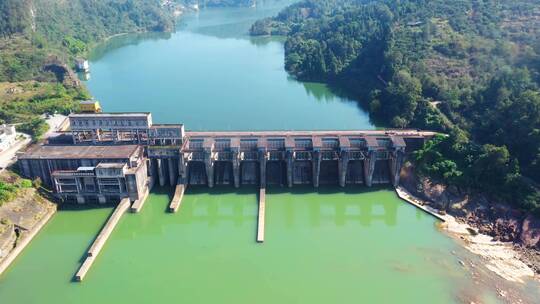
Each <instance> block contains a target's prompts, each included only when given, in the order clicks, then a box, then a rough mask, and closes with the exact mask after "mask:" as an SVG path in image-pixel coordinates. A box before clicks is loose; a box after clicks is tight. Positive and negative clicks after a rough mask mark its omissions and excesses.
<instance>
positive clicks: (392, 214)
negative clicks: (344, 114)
mask: <svg viewBox="0 0 540 304" xmlns="http://www.w3.org/2000/svg"><path fill="white" fill-rule="evenodd" d="M366 191H367V190H357V189H346V190H345V193H343V190H342V189H336V188H332V187H328V188H321V189H320V190H319V191H315V190H313V189H312V188H303V187H300V188H293V189H288V188H269V189H268V192H267V202H268V206H267V209H268V210H271V209H272V204H273V203H274V202H276V203H281V202H282V200H283V199H285V201H283V203H284V204H286V205H285V206H283V208H279V209H276V210H280V211H281V212H282V213H281V215H280V217H282V218H283V219H284V221H285V224H286V226H287V227H294V226H297V225H299V226H303V225H305V222H306V220H307V221H308V223H309V225H310V226H311V227H320V226H321V225H324V224H327V223H333V224H334V225H335V226H337V227H341V226H347V225H348V224H354V223H358V224H360V225H361V226H363V227H368V226H371V225H373V224H375V223H380V224H384V225H385V226H387V227H394V226H396V225H397V214H398V208H399V206H400V204H399V203H396V202H395V201H391V202H388V201H385V200H381V199H376V200H370V199H369V198H366V197H363V196H362V194H363V193H366ZM256 193H257V189H255V188H245V189H234V188H229V187H217V188H213V189H209V188H206V187H191V188H189V190H188V191H187V192H186V196H185V197H184V203H183V205H182V211H181V212H182V224H190V223H193V222H201V223H207V224H208V226H217V225H218V224H220V223H232V224H234V226H236V227H240V226H243V225H245V224H247V225H250V226H251V225H253V223H254V221H255V220H256V217H257V197H256ZM231 196H232V197H234V198H235V199H233V200H231ZM351 196H352V197H351ZM355 196H356V197H358V199H354V197H355ZM351 198H352V199H351ZM295 200H301V201H302V200H309V203H308V204H302V203H298V202H295ZM186 201H190V203H186ZM306 206H307V208H308V210H305V208H306ZM269 225H271V223H269Z"/></svg>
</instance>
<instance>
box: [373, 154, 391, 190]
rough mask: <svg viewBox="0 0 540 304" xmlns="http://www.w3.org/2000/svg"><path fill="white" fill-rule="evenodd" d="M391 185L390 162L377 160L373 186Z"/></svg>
mask: <svg viewBox="0 0 540 304" xmlns="http://www.w3.org/2000/svg"><path fill="white" fill-rule="evenodd" d="M388 183H390V162H389V161H388V160H377V162H376V163H375V170H374V171H373V184H388Z"/></svg>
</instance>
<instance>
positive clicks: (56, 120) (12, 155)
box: [0, 114, 66, 172]
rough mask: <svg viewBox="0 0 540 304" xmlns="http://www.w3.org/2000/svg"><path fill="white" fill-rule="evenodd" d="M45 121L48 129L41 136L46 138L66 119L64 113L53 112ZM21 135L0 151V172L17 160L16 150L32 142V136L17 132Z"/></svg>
mask: <svg viewBox="0 0 540 304" xmlns="http://www.w3.org/2000/svg"><path fill="white" fill-rule="evenodd" d="M44 119H45V121H46V122H47V124H48V125H49V131H47V133H45V134H44V135H43V138H44V139H46V138H48V137H50V136H52V135H54V134H55V133H56V132H57V131H58V128H59V127H62V124H63V122H64V120H65V119H66V116H65V115H60V114H55V115H52V116H49V117H48V118H45V117H44ZM19 135H21V136H23V137H24V138H23V139H20V140H19V141H17V142H16V143H15V144H14V145H13V146H11V147H10V148H9V149H7V150H6V151H2V152H0V172H3V171H4V170H5V169H6V168H7V167H9V166H11V165H12V164H13V163H14V162H16V161H17V158H16V155H17V152H19V151H21V150H22V149H24V148H25V147H26V146H28V144H30V142H32V138H31V137H30V136H29V135H27V134H24V133H17V136H19Z"/></svg>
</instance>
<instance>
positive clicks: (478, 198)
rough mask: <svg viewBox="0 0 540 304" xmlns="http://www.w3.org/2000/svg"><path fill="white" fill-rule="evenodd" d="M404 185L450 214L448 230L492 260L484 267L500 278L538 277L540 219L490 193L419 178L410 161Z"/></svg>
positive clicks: (514, 279) (427, 202)
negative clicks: (495, 199) (467, 190)
mask: <svg viewBox="0 0 540 304" xmlns="http://www.w3.org/2000/svg"><path fill="white" fill-rule="evenodd" d="M401 187H403V188H404V189H405V190H406V191H407V192H409V193H410V194H411V195H413V196H414V197H416V198H418V199H420V200H421V201H422V202H421V203H422V204H425V205H426V206H429V207H431V208H434V209H436V210H438V211H439V212H440V213H441V214H443V215H448V217H447V218H448V220H447V222H446V223H445V225H444V228H445V230H447V231H448V232H449V233H450V234H452V235H453V236H455V237H457V238H460V239H461V240H463V241H464V242H465V247H467V249H469V250H470V251H471V252H473V253H476V254H480V255H483V256H484V257H485V258H486V259H487V260H488V261H489V262H490V263H492V265H486V266H487V267H488V268H490V269H491V270H493V271H494V272H496V273H497V274H499V275H500V276H502V277H504V278H505V279H508V280H512V281H520V277H522V276H529V275H530V276H535V277H536V278H538V277H540V218H538V217H535V216H533V215H532V214H528V213H525V212H523V211H520V210H516V209H513V208H511V207H509V205H508V204H504V203H502V202H497V201H494V200H493V199H490V198H489V197H488V196H486V195H483V194H478V193H474V194H472V193H466V192H464V191H460V190H459V189H457V188H456V187H451V186H447V185H444V184H442V183H437V182H434V181H432V180H430V179H428V178H422V177H418V176H417V175H416V174H415V172H414V168H413V166H412V165H406V166H404V169H403V170H402V172H401ZM519 262H522V265H518V264H520V263H519ZM524 266H526V268H528V269H530V273H529V272H527V271H526V270H524Z"/></svg>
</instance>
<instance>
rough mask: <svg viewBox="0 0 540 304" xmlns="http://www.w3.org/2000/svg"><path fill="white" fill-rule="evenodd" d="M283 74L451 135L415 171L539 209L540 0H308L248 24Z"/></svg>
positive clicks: (392, 118)
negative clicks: (274, 38) (280, 58)
mask: <svg viewBox="0 0 540 304" xmlns="http://www.w3.org/2000/svg"><path fill="white" fill-rule="evenodd" d="M251 33H252V34H253V35H287V40H286V43H285V53H286V58H285V66H286V69H287V70H288V71H289V72H290V73H291V74H293V75H294V76H296V77H297V78H299V79H302V80H310V81H320V82H326V83H329V84H331V85H332V86H335V87H337V88H339V89H342V90H345V91H346V92H347V93H349V94H351V95H353V96H354V97H356V98H357V99H359V100H362V101H363V103H364V104H365V106H366V107H367V108H369V110H370V112H371V113H372V115H373V117H374V118H376V119H378V120H379V121H383V122H385V123H386V124H387V125H389V126H392V127H399V128H402V127H416V128H425V129H433V130H437V131H442V132H445V133H447V134H449V136H448V137H441V138H437V139H435V140H433V141H432V142H430V143H429V144H428V145H426V146H425V147H424V149H423V150H421V151H419V152H418V153H417V154H416V155H415V158H416V161H417V163H418V169H419V171H420V172H421V173H423V174H427V175H430V176H432V177H436V178H438V179H441V180H443V181H445V182H447V183H452V184H456V185H459V186H461V187H462V188H466V189H479V190H482V191H485V192H488V193H491V194H492V195H493V196H494V197H497V198H502V199H503V200H506V201H510V202H512V203H514V204H516V205H518V206H519V207H521V208H523V209H526V210H536V211H537V212H540V195H539V193H538V191H537V189H536V188H537V187H538V183H539V182H540V91H539V84H540V40H539V39H540V35H539V34H540V1H539V0H518V1H510V0H503V1H495V0H483V1H481V0H457V1H443V0H400V1H398V0H381V1H377V2H373V1H360V0H358V1H348V0H345V1H336V0H306V1H302V2H299V3H296V4H293V5H291V6H289V7H288V8H286V9H284V10H283V11H282V12H280V13H279V14H278V15H277V16H276V17H274V18H269V19H264V20H260V21H258V22H257V23H255V24H254V25H253V26H252V29H251Z"/></svg>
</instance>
